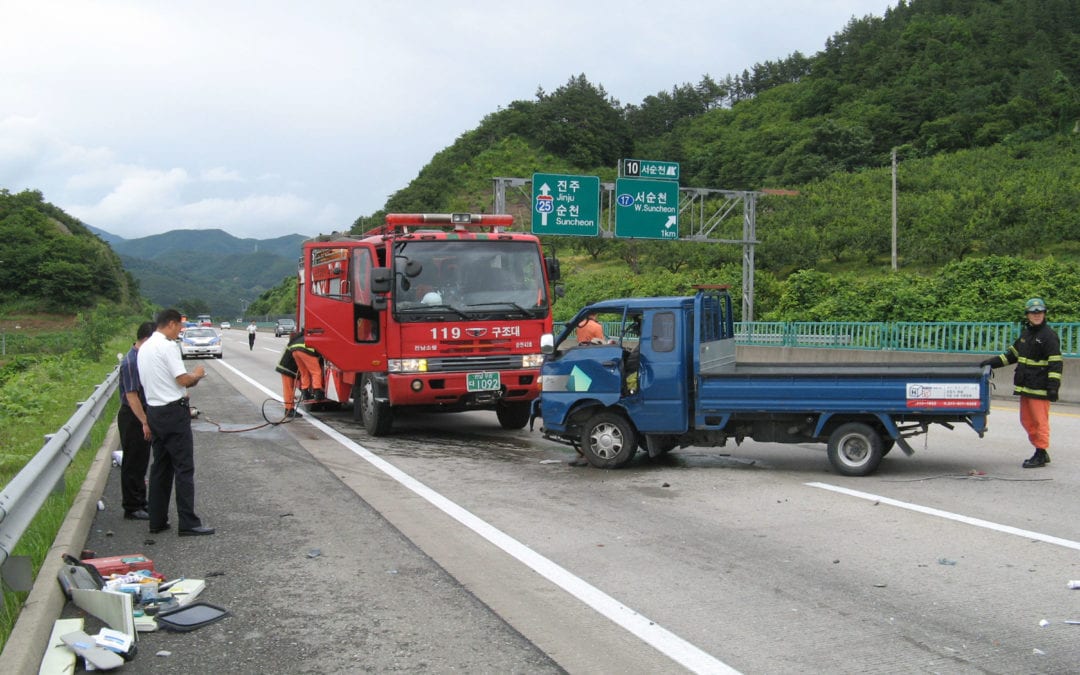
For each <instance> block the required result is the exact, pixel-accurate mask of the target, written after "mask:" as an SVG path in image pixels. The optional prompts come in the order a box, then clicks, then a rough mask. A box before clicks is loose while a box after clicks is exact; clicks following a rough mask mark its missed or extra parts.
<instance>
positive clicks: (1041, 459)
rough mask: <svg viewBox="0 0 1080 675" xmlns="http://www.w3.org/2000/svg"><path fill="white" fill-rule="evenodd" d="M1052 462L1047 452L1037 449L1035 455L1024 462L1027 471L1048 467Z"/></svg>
mask: <svg viewBox="0 0 1080 675" xmlns="http://www.w3.org/2000/svg"><path fill="white" fill-rule="evenodd" d="M1049 462H1050V455H1048V454H1046V450H1043V449H1042V448H1035V454H1034V455H1032V456H1031V458H1029V459H1025V460H1024V465H1023V466H1024V468H1025V469H1038V468H1039V467H1043V466H1046V465H1047V463H1049Z"/></svg>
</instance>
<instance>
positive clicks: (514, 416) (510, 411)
mask: <svg viewBox="0 0 1080 675" xmlns="http://www.w3.org/2000/svg"><path fill="white" fill-rule="evenodd" d="M531 411H532V402H531V401H524V402H522V401H517V402H513V403H508V402H505V401H504V402H501V403H499V405H498V406H497V407H496V408H495V415H496V416H497V417H498V418H499V426H501V427H502V428H503V429H524V428H525V425H526V424H528V423H529V413H530V412H531Z"/></svg>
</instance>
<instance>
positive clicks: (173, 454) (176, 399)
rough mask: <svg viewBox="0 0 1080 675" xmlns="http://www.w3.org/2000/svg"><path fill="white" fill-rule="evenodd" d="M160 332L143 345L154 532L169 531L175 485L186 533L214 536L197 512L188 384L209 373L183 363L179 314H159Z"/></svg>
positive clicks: (171, 311) (181, 532) (182, 529)
mask: <svg viewBox="0 0 1080 675" xmlns="http://www.w3.org/2000/svg"><path fill="white" fill-rule="evenodd" d="M156 327H157V330H155V331H154V334H153V335H151V336H150V337H149V339H147V341H146V342H145V343H143V345H142V347H140V348H139V356H138V364H139V375H140V378H141V380H142V385H143V391H144V392H145V393H146V403H147V407H146V412H147V415H146V416H147V419H148V420H149V422H150V432H151V434H152V435H153V451H154V463H153V465H152V466H151V467H150V505H149V516H150V522H149V525H150V532H151V534H156V533H158V532H164V531H165V530H168V529H169V528H170V527H171V525H169V501H170V499H171V497H172V488H173V483H174V482H175V484H176V515H177V518H178V519H179V523H177V524H178V525H179V528H178V533H179V535H180V536H181V537H187V536H196V535H207V534H213V533H214V528H212V527H206V526H204V525H203V524H202V521H201V520H200V519H199V516H197V515H196V514H195V437H194V435H193V434H192V432H191V412H190V411H189V409H188V399H187V388H188V387H194V386H195V385H197V384H198V383H199V380H201V379H203V378H204V377H206V369H205V368H203V367H202V366H198V367H197V368H195V370H193V371H192V372H190V373H189V372H187V369H186V368H185V367H184V361H183V357H182V356H181V355H180V346H179V345H178V344H177V342H176V339H177V338H178V337H179V336H180V330H181V329H182V328H183V324H182V323H181V316H180V312H178V311H176V310H175V309H166V310H164V311H162V312H161V313H160V314H158V317H157V324H156Z"/></svg>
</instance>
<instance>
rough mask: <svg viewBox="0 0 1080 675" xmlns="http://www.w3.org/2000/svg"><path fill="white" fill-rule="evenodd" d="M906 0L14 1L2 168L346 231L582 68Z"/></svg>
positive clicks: (90, 207) (70, 201) (156, 213)
mask: <svg viewBox="0 0 1080 675" xmlns="http://www.w3.org/2000/svg"><path fill="white" fill-rule="evenodd" d="M895 2H896V0H819V1H818V2H814V3H805V2H795V1H794V0H760V1H759V2H756V3H746V2H742V1H739V2H736V1H735V0H715V1H714V2H709V3H703V2H700V1H699V0H666V1H665V2H660V3H657V2H655V1H654V0H597V1H596V2H590V3H581V2H571V1H570V0H551V1H550V2H546V3H506V2H504V1H502V0H471V1H470V2H468V3H464V5H462V4H461V3H458V4H457V5H455V4H452V3H446V2H442V1H438V2H436V1H434V0H364V2H354V1H353V0H321V1H320V2H318V3H314V4H311V5H310V6H308V5H305V6H303V7H302V8H301V7H300V6H299V5H297V4H296V3H294V2H291V1H289V0H262V1H260V2H259V3H258V5H257V7H258V9H257V11H252V10H251V8H250V6H249V5H247V4H243V3H221V2H217V1H215V0H187V1H186V2H182V3H165V2H152V3H148V2H143V1H141V0H35V1H34V2H26V1H23V2H16V3H7V4H6V5H5V6H4V10H3V12H2V16H3V21H0V82H2V83H3V86H0V187H3V188H7V189H10V190H16V191H17V190H20V189H27V188H30V189H39V190H41V191H42V192H43V193H44V194H45V198H46V199H47V200H49V201H51V202H53V203H54V204H56V205H58V206H60V207H61V208H63V209H65V210H68V211H69V212H71V213H72V214H73V215H76V216H77V217H79V218H82V219H83V220H85V221H86V222H88V223H90V224H91V225H95V226H97V227H101V228H104V229H106V230H109V231H110V232H115V233H116V234H120V235H122V236H140V235H142V234H148V233H155V232H161V231H165V230H168V229H170V228H173V227H178V226H185V227H196V228H199V227H220V228H222V229H225V230H227V231H230V232H234V233H238V232H239V231H241V230H242V231H245V232H253V231H256V230H259V231H261V232H263V233H264V234H265V235H266V236H277V235H280V234H288V233H292V232H300V233H301V234H315V233H318V232H321V231H322V232H327V231H331V230H335V229H336V230H340V229H345V228H348V227H349V225H351V223H352V222H353V221H354V220H355V219H356V218H357V217H358V216H361V215H365V214H369V213H371V212H373V211H375V210H377V209H379V208H381V207H382V206H383V204H384V203H385V200H386V198H387V197H388V196H389V195H390V194H391V193H393V192H395V191H397V190H400V189H401V188H403V187H405V186H406V185H407V184H408V182H409V181H410V180H412V178H414V177H415V176H416V175H417V173H418V172H419V171H420V169H421V168H422V167H423V166H424V164H426V163H427V162H428V161H429V160H430V158H431V156H432V155H433V154H434V153H436V152H438V151H440V150H442V149H443V148H445V147H447V146H449V145H451V144H452V143H453V142H454V140H455V139H456V138H457V137H458V136H460V135H461V134H462V133H464V132H466V131H468V130H470V129H472V128H474V127H475V126H476V125H477V124H478V123H479V122H480V120H481V119H482V118H483V117H484V116H485V115H487V114H489V113H491V112H494V111H495V110H497V109H498V108H499V107H505V106H506V105H507V104H509V103H510V102H512V101H514V100H520V99H527V100H531V99H532V97H533V94H534V93H535V91H536V89H537V87H543V88H544V89H545V90H546V91H553V90H555V89H556V88H558V87H559V86H561V85H562V84H564V83H565V82H566V81H567V79H568V78H569V77H571V76H573V75H577V74H579V73H585V74H586V76H587V77H588V78H589V80H590V81H591V82H593V83H595V84H600V85H603V86H604V88H605V89H606V90H607V92H608V93H609V94H610V95H611V96H613V97H614V98H616V99H619V100H620V101H621V102H622V103H638V102H640V101H641V100H642V99H643V98H644V97H645V96H648V95H650V94H654V93H656V92H657V91H661V90H670V88H671V87H672V86H674V85H677V84H682V83H684V82H697V81H699V80H700V78H701V77H702V76H703V75H705V74H709V75H712V76H714V77H717V78H719V77H723V76H724V75H726V74H729V73H737V72H741V71H742V70H743V69H744V68H748V67H750V66H752V65H753V64H754V63H755V62H759V61H764V60H775V59H779V58H783V57H785V56H786V55H788V54H789V53H791V52H793V51H795V50H799V51H802V52H803V53H805V54H808V55H809V54H813V53H814V52H816V51H818V50H820V49H821V48H822V47H823V45H824V43H825V40H826V39H827V38H828V37H829V36H831V35H832V34H834V33H835V32H837V31H839V30H841V29H842V28H843V27H844V25H845V24H846V23H847V21H848V19H850V17H851V16H863V15H866V14H870V13H873V14H877V15H881V14H882V12H883V11H884V10H885V9H886V8H887V7H889V6H891V5H894V4H895ZM32 26H43V27H47V30H30V29H28V27H32ZM715 187H724V186H715Z"/></svg>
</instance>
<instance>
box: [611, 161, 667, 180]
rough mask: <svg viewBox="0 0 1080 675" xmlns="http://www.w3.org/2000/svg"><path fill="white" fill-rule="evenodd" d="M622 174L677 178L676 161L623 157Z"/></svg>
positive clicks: (663, 178) (625, 175) (635, 176)
mask: <svg viewBox="0 0 1080 675" xmlns="http://www.w3.org/2000/svg"><path fill="white" fill-rule="evenodd" d="M622 175H623V176H624V177H626V178H656V179H660V180H674V181H677V180H679V163H678V162H657V161H655V160H651V159H624V160H623V161H622Z"/></svg>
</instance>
